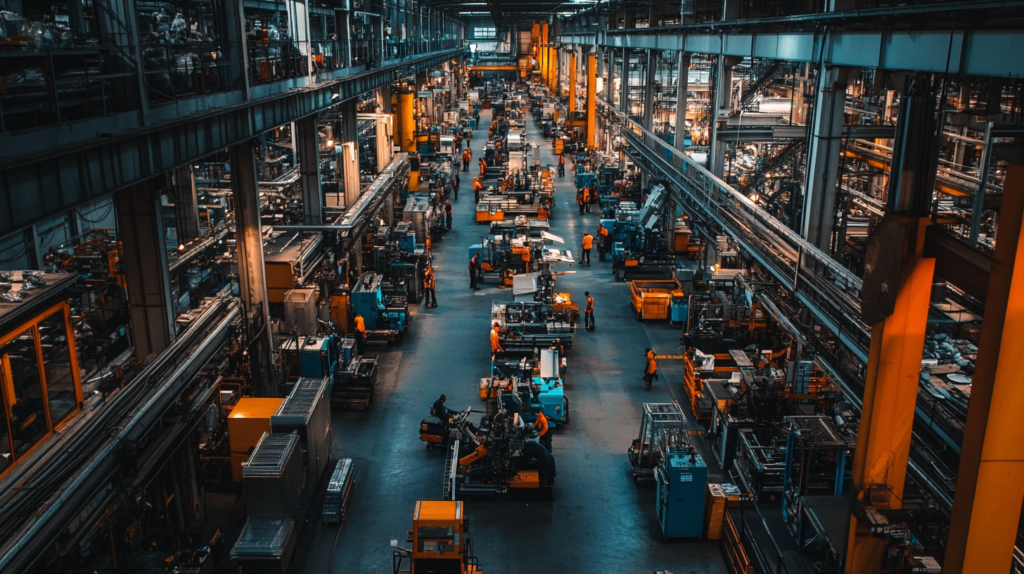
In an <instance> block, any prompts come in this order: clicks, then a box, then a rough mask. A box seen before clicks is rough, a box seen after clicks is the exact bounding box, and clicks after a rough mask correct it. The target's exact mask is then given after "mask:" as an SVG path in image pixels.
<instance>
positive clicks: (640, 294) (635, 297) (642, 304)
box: [629, 279, 686, 321]
mask: <svg viewBox="0 0 1024 574" xmlns="http://www.w3.org/2000/svg"><path fill="white" fill-rule="evenodd" d="M629 291H630V300H629V304H630V307H632V308H633V316H634V317H636V319H637V320H638V321H657V320H662V319H669V318H670V317H671V314H672V306H673V305H674V304H680V303H679V302H680V301H681V302H682V303H681V304H682V305H686V303H685V301H686V298H685V295H684V294H683V290H682V289H680V287H679V283H678V282H677V281H676V280H674V279H671V280H661V281H658V280H652V279H646V280H639V279H638V280H635V281H631V282H630V283H629Z"/></svg>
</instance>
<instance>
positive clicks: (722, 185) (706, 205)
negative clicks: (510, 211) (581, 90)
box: [597, 99, 871, 363]
mask: <svg viewBox="0 0 1024 574" xmlns="http://www.w3.org/2000/svg"><path fill="white" fill-rule="evenodd" d="M597 101H598V103H599V104H601V106H602V107H603V108H604V109H605V111H606V113H607V116H608V117H610V119H612V120H613V123H617V124H618V127H619V128H620V130H619V131H620V132H621V134H622V136H623V138H624V140H625V141H626V143H627V144H628V145H627V147H626V150H625V151H626V153H628V154H629V155H630V156H631V157H633V158H634V159H636V160H638V163H643V164H645V166H646V167H648V168H650V169H651V170H652V171H655V172H658V173H660V174H661V175H662V176H664V178H665V179H667V180H668V188H669V189H670V191H672V192H673V194H674V195H675V199H676V201H678V202H679V203H680V204H681V205H685V206H687V207H689V211H690V212H691V215H693V216H695V217H698V218H700V217H707V218H709V219H711V220H712V221H713V222H714V223H715V224H716V225H717V226H718V227H720V228H721V229H722V230H723V231H724V232H725V233H726V234H727V235H729V236H730V237H731V238H732V239H733V240H734V241H736V242H737V243H739V244H740V245H741V246H742V247H743V248H744V250H745V251H746V252H748V253H750V254H751V255H752V256H753V257H754V258H755V259H756V260H757V261H758V262H759V263H760V264H761V265H763V266H764V267H765V269H767V270H768V271H769V272H770V273H771V274H772V275H773V276H774V277H775V278H776V279H777V280H778V281H779V283H780V284H781V285H782V286H783V287H785V288H786V289H787V290H789V291H792V292H793V293H794V294H795V295H796V297H797V299H798V300H800V302H801V303H803V304H804V305H805V306H806V307H807V308H808V309H809V310H810V311H811V313H813V314H814V316H815V318H816V319H817V320H818V321H819V322H820V323H822V324H823V325H825V326H826V327H827V328H828V329H829V330H830V331H832V332H833V333H835V335H836V336H837V337H838V338H839V339H840V341H842V342H843V344H845V345H846V346H847V347H848V348H849V349H850V351H851V352H853V353H854V354H855V355H856V356H857V358H858V359H860V360H861V361H862V362H864V363H867V352H868V348H869V347H870V344H871V335H870V329H869V327H868V326H867V325H865V324H864V323H863V322H861V321H860V320H859V319H858V317H859V316H860V289H861V287H862V281H861V279H860V278H859V277H857V276H856V275H854V274H853V273H852V272H851V271H849V270H848V269H846V268H845V267H843V266H842V265H840V264H839V262H837V261H835V260H834V259H832V258H831V257H829V256H828V254H826V253H825V252H823V251H822V250H820V249H818V248H817V247H816V246H814V245H813V244H811V243H810V242H808V241H807V240H806V239H804V238H803V237H800V235H798V234H797V233H796V232H794V231H793V230H792V229H790V228H788V227H786V226H784V225H782V223H780V222H779V221H778V220H777V219H775V218H774V217H773V216H772V215H771V214H769V213H768V212H767V211H764V210H763V209H761V208H760V207H758V206H757V204H755V203H754V202H753V201H751V200H750V199H748V198H747V197H746V196H745V195H743V194H742V193H740V192H739V191H737V190H735V189H733V188H732V187H731V186H729V184H727V183H726V182H724V181H722V180H721V179H719V178H718V177H715V176H714V175H713V174H711V172H709V171H708V170H707V169H706V168H705V167H704V166H702V165H700V164H698V163H697V162H696V161H695V160H693V159H692V158H690V157H689V156H688V155H686V154H684V153H682V152H680V151H679V150H677V149H675V148H674V147H672V146H669V145H668V144H666V143H664V142H663V141H662V140H661V139H660V138H658V137H657V136H656V135H655V134H654V133H652V132H650V131H648V130H646V129H644V128H643V127H642V126H640V125H639V124H637V123H636V122H634V121H632V120H630V119H629V118H627V117H626V116H625V115H624V114H622V113H621V112H619V111H618V110H616V109H614V107H612V106H611V105H610V104H608V102H607V101H604V100H601V99H598V100H597ZM655 142H656V143H657V145H659V147H660V148H661V150H655V149H653V148H652V143H655ZM664 150H669V152H670V153H671V154H672V155H673V156H675V158H677V162H673V161H670V160H668V159H667V158H666V157H665V156H664V155H662V153H661V152H663V151H664Z"/></svg>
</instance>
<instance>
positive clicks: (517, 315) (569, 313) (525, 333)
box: [490, 301, 579, 355]
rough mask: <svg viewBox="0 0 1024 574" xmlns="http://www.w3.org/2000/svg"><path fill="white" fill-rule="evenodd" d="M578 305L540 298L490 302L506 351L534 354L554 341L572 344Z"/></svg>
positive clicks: (565, 345) (560, 344) (494, 320)
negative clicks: (559, 303) (558, 303)
mask: <svg viewBox="0 0 1024 574" xmlns="http://www.w3.org/2000/svg"><path fill="white" fill-rule="evenodd" d="M578 317H579V308H578V307H576V306H574V305H568V306H564V307H563V306H559V307H558V308H556V306H555V305H554V304H549V303H544V302H539V301H517V302H511V303H508V302H498V301H495V302H494V303H492V304H491V322H490V324H491V325H493V324H494V323H498V325H499V330H498V332H499V335H500V341H501V348H502V349H503V350H504V351H505V353H506V355H507V354H510V353H512V354H526V355H532V354H533V350H534V349H535V348H541V349H547V348H549V347H551V346H553V345H557V346H559V347H560V348H561V349H571V348H572V338H573V334H574V333H575V332H576V319H577V318H578Z"/></svg>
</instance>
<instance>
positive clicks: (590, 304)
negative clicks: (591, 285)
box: [587, 295, 594, 313]
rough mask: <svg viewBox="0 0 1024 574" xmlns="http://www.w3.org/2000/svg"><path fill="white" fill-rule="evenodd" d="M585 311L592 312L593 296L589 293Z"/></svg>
mask: <svg viewBox="0 0 1024 574" xmlns="http://www.w3.org/2000/svg"><path fill="white" fill-rule="evenodd" d="M587 311H590V312H591V313H593V312H594V298H593V297H591V296H589V295H588V296H587Z"/></svg>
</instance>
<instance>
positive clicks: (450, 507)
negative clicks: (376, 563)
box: [392, 500, 482, 574]
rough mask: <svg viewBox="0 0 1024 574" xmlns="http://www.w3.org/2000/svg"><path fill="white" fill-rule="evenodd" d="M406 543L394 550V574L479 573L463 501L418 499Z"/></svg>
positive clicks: (480, 573) (480, 572)
mask: <svg viewBox="0 0 1024 574" xmlns="http://www.w3.org/2000/svg"><path fill="white" fill-rule="evenodd" d="M406 542H407V543H408V544H410V545H411V546H412V547H411V548H401V547H398V548H397V549H396V550H395V551H394V553H393V558H392V560H393V563H394V564H393V567H394V574H399V573H401V572H408V573H409V574H429V573H435V574H436V573H442V572H443V573H447V574H482V571H481V570H480V567H479V564H478V562H477V559H476V556H474V555H473V539H472V538H471V537H470V535H469V520H468V519H467V518H466V515H465V503H464V502H462V501H455V500H450V501H423V500H421V501H419V502H417V503H416V510H415V511H413V515H412V530H409V531H408V532H407V533H406ZM392 545H395V543H394V542H393V543H392ZM406 563H408V566H406Z"/></svg>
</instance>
